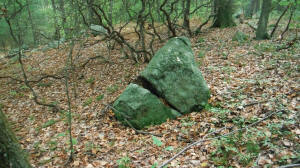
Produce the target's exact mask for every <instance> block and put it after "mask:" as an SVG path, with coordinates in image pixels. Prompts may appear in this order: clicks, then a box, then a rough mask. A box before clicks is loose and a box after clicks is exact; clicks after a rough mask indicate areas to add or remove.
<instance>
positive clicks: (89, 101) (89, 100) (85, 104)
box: [83, 97, 93, 107]
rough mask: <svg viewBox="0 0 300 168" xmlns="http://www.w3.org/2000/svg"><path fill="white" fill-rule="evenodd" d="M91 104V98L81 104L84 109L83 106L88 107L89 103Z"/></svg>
mask: <svg viewBox="0 0 300 168" xmlns="http://www.w3.org/2000/svg"><path fill="white" fill-rule="evenodd" d="M92 102H93V98H91V97H90V98H88V99H86V100H85V101H84V103H83V106H84V107H85V106H88V105H90V104H91V103H92Z"/></svg>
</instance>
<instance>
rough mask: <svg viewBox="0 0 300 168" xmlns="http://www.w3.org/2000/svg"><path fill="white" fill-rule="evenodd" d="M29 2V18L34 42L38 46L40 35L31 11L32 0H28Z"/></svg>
mask: <svg viewBox="0 0 300 168" xmlns="http://www.w3.org/2000/svg"><path fill="white" fill-rule="evenodd" d="M26 3H27V12H28V18H29V22H30V25H31V31H32V36H33V44H34V45H35V46H36V45H37V44H38V37H37V29H36V27H35V24H34V23H33V19H32V15H31V11H30V2H29V0H26Z"/></svg>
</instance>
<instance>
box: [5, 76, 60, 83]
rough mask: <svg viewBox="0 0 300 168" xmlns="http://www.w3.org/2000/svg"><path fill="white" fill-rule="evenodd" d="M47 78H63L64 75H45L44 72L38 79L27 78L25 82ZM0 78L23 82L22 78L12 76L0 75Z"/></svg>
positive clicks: (34, 81) (36, 81)
mask: <svg viewBox="0 0 300 168" xmlns="http://www.w3.org/2000/svg"><path fill="white" fill-rule="evenodd" d="M47 78H52V79H63V78H64V77H63V76H55V75H47V74H45V76H42V77H41V78H40V79H37V80H28V81H27V82H28V83H38V82H41V81H42V80H44V79H47ZM0 79H12V80H15V81H18V82H25V81H24V80H21V79H18V78H15V77H12V76H0Z"/></svg>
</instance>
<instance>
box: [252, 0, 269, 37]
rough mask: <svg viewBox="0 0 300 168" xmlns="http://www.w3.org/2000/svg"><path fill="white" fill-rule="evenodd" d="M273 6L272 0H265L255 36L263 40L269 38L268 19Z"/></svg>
mask: <svg viewBox="0 0 300 168" xmlns="http://www.w3.org/2000/svg"><path fill="white" fill-rule="evenodd" d="M271 8H272V0H263V5H262V11H261V14H260V17H259V21H258V26H257V29H256V37H255V38H256V39H257V40H263V39H268V38H269V35H268V31H267V26H268V20H269V14H270V12H271Z"/></svg>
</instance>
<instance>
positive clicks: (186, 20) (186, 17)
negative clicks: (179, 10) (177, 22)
mask: <svg viewBox="0 0 300 168" xmlns="http://www.w3.org/2000/svg"><path fill="white" fill-rule="evenodd" d="M184 4H185V5H184ZM190 9H191V0H186V1H183V10H184V16H183V27H184V28H185V29H186V30H187V31H188V33H189V35H190V36H191V35H192V31H191V28H190Z"/></svg>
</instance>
